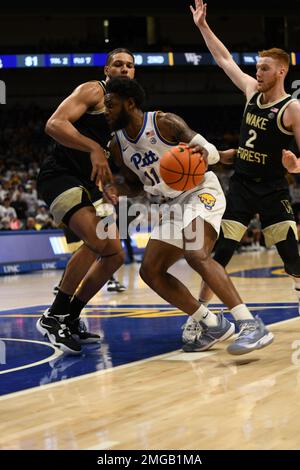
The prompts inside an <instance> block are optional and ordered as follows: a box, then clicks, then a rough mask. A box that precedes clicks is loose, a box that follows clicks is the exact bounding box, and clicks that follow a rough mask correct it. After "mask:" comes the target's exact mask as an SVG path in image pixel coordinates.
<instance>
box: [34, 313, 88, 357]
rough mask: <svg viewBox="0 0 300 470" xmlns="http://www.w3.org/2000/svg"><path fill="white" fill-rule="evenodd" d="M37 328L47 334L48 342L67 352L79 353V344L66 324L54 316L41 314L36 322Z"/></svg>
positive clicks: (44, 334)
mask: <svg viewBox="0 0 300 470" xmlns="http://www.w3.org/2000/svg"><path fill="white" fill-rule="evenodd" d="M36 328H37V330H38V331H39V332H40V333H41V334H42V335H43V336H47V338H48V339H49V341H50V343H52V344H54V346H57V347H58V348H60V349H61V350H62V351H64V352H66V353H69V354H80V353H81V346H80V344H79V343H78V341H76V340H75V339H74V338H73V336H72V334H71V332H70V330H69V328H68V327H67V325H65V324H64V323H60V322H59V321H58V320H57V319H56V318H55V317H53V316H47V315H43V316H42V317H41V318H39V319H38V321H37V323H36Z"/></svg>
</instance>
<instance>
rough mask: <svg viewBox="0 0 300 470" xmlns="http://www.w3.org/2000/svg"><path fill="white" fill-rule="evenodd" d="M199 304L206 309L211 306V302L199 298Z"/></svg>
mask: <svg viewBox="0 0 300 470" xmlns="http://www.w3.org/2000/svg"><path fill="white" fill-rule="evenodd" d="M199 302H200V304H201V305H204V307H207V306H208V304H209V300H204V299H201V298H200V297H199Z"/></svg>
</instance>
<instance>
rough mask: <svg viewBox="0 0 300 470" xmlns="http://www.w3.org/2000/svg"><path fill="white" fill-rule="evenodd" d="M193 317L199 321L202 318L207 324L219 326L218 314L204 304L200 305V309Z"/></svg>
mask: <svg viewBox="0 0 300 470" xmlns="http://www.w3.org/2000/svg"><path fill="white" fill-rule="evenodd" d="M192 318H193V319H194V320H195V321H197V322H199V321H200V320H201V321H202V322H203V323H205V325H206V326H217V325H218V318H217V315H215V314H214V313H212V312H211V311H210V310H208V308H207V307H205V306H204V305H200V307H199V308H198V310H196V312H194V313H193V315H192Z"/></svg>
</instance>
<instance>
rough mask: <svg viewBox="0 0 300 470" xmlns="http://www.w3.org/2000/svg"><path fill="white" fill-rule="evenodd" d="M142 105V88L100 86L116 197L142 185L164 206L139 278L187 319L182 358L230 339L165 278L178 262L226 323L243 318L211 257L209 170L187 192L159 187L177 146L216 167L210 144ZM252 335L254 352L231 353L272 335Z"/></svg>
mask: <svg viewBox="0 0 300 470" xmlns="http://www.w3.org/2000/svg"><path fill="white" fill-rule="evenodd" d="M143 98H144V92H143V89H142V88H141V86H140V85H139V84H138V83H137V82H136V81H135V80H128V79H124V78H113V79H111V80H110V81H109V83H108V85H107V94H106V95H105V99H104V103H105V108H106V111H105V116H106V119H107V122H108V124H109V126H110V128H111V130H112V131H115V137H114V139H113V141H112V143H111V147H110V151H111V154H112V156H113V158H114V160H115V162H116V163H117V165H118V166H119V167H120V169H121V172H122V174H123V176H124V177H125V184H124V185H123V187H120V188H119V191H120V193H121V192H123V193H126V192H127V194H130V193H132V190H135V189H137V190H138V189H139V187H141V184H142V186H143V189H144V190H145V191H146V192H149V193H150V194H153V195H159V196H163V197H164V198H165V199H166V201H167V203H166V204H165V205H164V208H162V218H161V221H160V223H159V224H158V225H157V226H156V227H155V228H154V230H153V232H152V235H151V238H150V240H149V242H148V244H147V247H146V251H145V255H144V258H143V262H142V265H141V269H140V275H141V277H142V279H143V280H144V281H145V282H146V284H148V285H149V286H150V287H151V288H152V289H153V290H154V291H155V292H157V293H158V294H159V295H160V296H161V297H162V298H164V299H165V300H167V301H168V302H170V303H171V304H172V305H175V306H176V307H177V308H178V309H180V310H182V311H183V312H185V313H187V314H188V315H190V319H189V321H188V322H187V325H186V327H185V332H184V333H185V334H184V335H183V341H184V345H183V349H184V350H185V351H187V352H192V351H204V350H205V349H208V348H209V347H211V346H212V345H213V344H214V343H216V342H217V341H221V340H224V339H226V338H229V337H230V336H231V335H232V334H233V333H234V325H233V324H232V323H230V322H229V321H228V320H227V319H225V317H224V316H223V314H219V315H214V314H213V313H211V312H210V311H209V310H208V309H207V307H205V306H204V305H201V304H200V303H199V301H198V300H197V299H195V298H194V297H193V295H192V294H191V292H190V291H189V290H188V289H187V287H185V286H184V285H183V284H182V283H181V282H180V281H179V280H178V279H176V278H175V277H174V276H172V275H171V274H170V273H168V269H169V268H170V267H171V266H172V265H173V264H174V263H175V262H176V261H178V260H179V259H182V258H185V259H186V261H187V263H188V264H189V265H190V266H191V267H192V268H193V269H194V270H195V271H196V272H198V273H199V274H200V275H201V277H202V278H203V280H205V282H206V283H207V284H208V285H209V286H210V288H211V289H212V290H213V291H214V292H215V294H216V295H217V296H218V297H219V298H220V299H221V300H222V302H224V304H226V305H227V306H228V308H229V309H230V310H231V313H232V315H233V316H234V317H236V315H237V314H238V313H239V312H241V311H242V312H247V314H248V315H249V314H250V312H249V310H248V308H247V307H246V305H245V304H243V302H242V300H241V298H240V296H239V295H238V293H237V291H236V289H235V287H234V286H233V284H232V282H231V280H230V279H229V277H228V276H227V274H226V272H225V270H224V268H223V267H222V266H221V265H219V264H218V263H217V262H215V261H214V260H213V259H212V257H211V251H212V248H213V246H214V244H215V241H216V239H217V237H218V234H219V230H220V223H221V218H222V215H223V213H224V210H225V197H224V194H223V191H222V189H221V186H220V184H219V181H218V179H217V177H216V176H215V174H214V173H213V172H212V171H209V172H207V173H206V175H205V178H204V180H203V182H202V183H201V184H200V185H199V186H197V187H195V188H194V189H192V190H189V191H176V190H173V189H171V188H169V187H168V186H167V185H166V184H165V183H164V182H163V181H162V180H161V177H160V171H159V159H160V157H161V156H162V155H163V154H164V153H165V152H166V151H167V150H169V149H170V147H171V146H174V145H176V144H178V143H179V142H185V143H187V144H189V145H190V146H192V147H194V150H195V151H201V153H202V156H203V157H204V158H207V161H208V163H209V164H214V163H216V162H217V161H219V159H220V155H219V153H218V151H217V149H216V148H215V146H214V145H212V144H210V143H209V142H207V141H206V139H204V138H203V137H202V136H201V135H200V134H197V133H196V132H195V131H193V130H191V129H190V128H189V127H188V125H187V124H186V123H185V121H183V119H181V118H180V117H179V116H177V115H175V114H171V113H162V112H148V113H147V112H146V113H144V112H143V111H142V110H141V105H142V102H143ZM227 152H230V151H227ZM220 154H221V159H222V158H226V157H228V155H227V154H226V152H224V153H223V154H222V152H220ZM199 158H200V157H199ZM114 191H117V188H112V187H111V185H109V186H108V187H107V188H106V192H110V194H113V192H114ZM170 210H171V214H170ZM250 315H251V314H250ZM199 323H200V325H201V327H202V328H203V332H202V333H201V334H200V336H199V335H198V334H197V331H196V328H195V325H197V324H199ZM257 328H258V329H259V332H260V338H259V341H258V344H257V345H256V348H254V347H253V345H251V347H249V348H248V349H247V348H245V350H243V351H242V352H238V354H244V353H245V352H250V351H251V350H253V349H258V348H262V347H264V346H267V345H268V344H269V343H271V342H272V340H273V335H272V334H271V333H270V332H269V331H268V330H267V329H266V328H265V326H264V324H263V323H262V321H261V320H260V319H258V320H257ZM228 351H229V352H232V353H233V354H236V350H235V348H233V351H232V350H231V348H230V346H229V348H228Z"/></svg>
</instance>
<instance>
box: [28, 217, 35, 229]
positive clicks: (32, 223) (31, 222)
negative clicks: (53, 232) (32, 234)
mask: <svg viewBox="0 0 300 470" xmlns="http://www.w3.org/2000/svg"><path fill="white" fill-rule="evenodd" d="M25 230H37V228H36V220H35V218H34V217H27V221H26V227H25Z"/></svg>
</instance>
